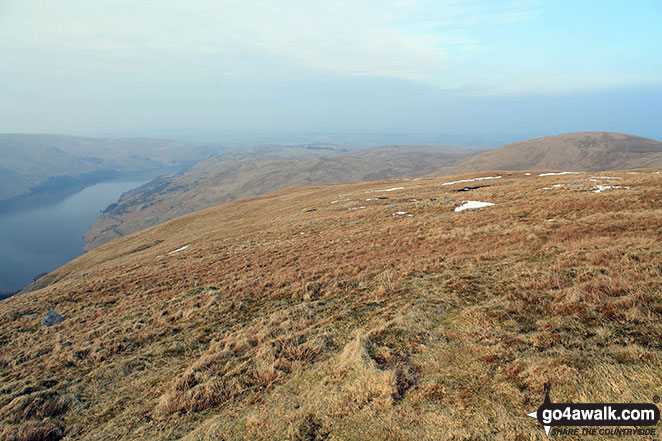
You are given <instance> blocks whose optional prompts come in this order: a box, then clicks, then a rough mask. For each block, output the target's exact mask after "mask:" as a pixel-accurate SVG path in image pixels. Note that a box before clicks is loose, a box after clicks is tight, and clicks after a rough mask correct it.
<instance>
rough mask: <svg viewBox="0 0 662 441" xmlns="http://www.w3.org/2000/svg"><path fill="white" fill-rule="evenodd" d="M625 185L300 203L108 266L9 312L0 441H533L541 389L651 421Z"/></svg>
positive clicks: (249, 212) (637, 225) (158, 242)
mask: <svg viewBox="0 0 662 441" xmlns="http://www.w3.org/2000/svg"><path fill="white" fill-rule="evenodd" d="M615 174H616V175H617V176H620V177H622V178H623V179H622V180H618V182H614V183H613V184H616V185H621V186H628V187H631V188H630V189H613V190H607V191H605V192H602V193H592V192H591V189H592V188H593V185H594V183H593V182H591V181H588V178H589V175H588V174H587V175H567V176H556V177H546V178H545V177H542V178H538V177H536V176H535V175H534V176H525V175H524V174H523V173H513V174H504V176H503V177H502V178H501V179H498V180H493V181H485V182H488V183H489V187H484V188H480V189H477V190H473V191H470V192H459V193H458V192H454V191H453V190H455V189H457V188H461V187H462V185H461V184H459V185H454V186H442V185H441V184H442V183H443V182H447V181H449V180H456V179H457V178H452V179H449V178H438V179H437V178H435V179H427V180H417V181H413V180H409V181H386V182H382V183H379V182H378V183H374V182H373V183H363V184H343V185H330V186H323V187H300V188H294V189H289V190H286V191H281V192H278V193H274V194H271V195H265V196H260V197H256V198H252V199H249V200H242V201H237V202H233V203H231V204H228V205H225V206H222V207H218V208H214V209H209V210H205V211H203V212H199V213H195V214H193V215H190V216H186V217H183V218H179V219H176V220H174V221H172V222H170V223H168V224H165V225H162V226H158V227H155V228H152V229H149V230H146V231H144V232H141V233H137V234H135V235H133V236H130V237H127V238H122V239H119V240H117V241H114V242H112V243H110V244H107V245H104V246H102V247H100V248H99V249H96V250H94V251H93V252H91V253H89V254H86V255H84V256H82V257H81V258H79V259H76V260H75V261H72V262H71V263H69V264H67V265H65V266H64V267H62V268H61V269H59V270H57V271H55V272H54V273H53V274H52V276H53V280H54V281H55V283H53V284H52V285H49V286H47V287H45V288H43V289H41V290H39V291H36V292H33V293H29V294H25V295H21V296H18V297H16V298H13V299H10V300H8V301H6V302H3V303H2V309H1V310H0V323H1V324H2V326H1V327H0V380H1V381H0V409H2V412H1V413H0V433H1V434H2V435H1V436H0V439H47V437H48V436H51V437H52V438H53V439H56V438H57V437H59V436H67V437H69V439H178V438H183V437H185V438H186V439H189V440H196V439H199V440H201V439H232V440H236V439H264V440H272V439H291V440H304V439H305V440H323V439H328V440H346V439H349V440H351V439H354V440H362V439H384V440H386V439H388V440H409V439H421V440H445V439H456V440H457V439H464V440H469V439H472V440H474V439H484V440H487V439H504V440H512V439H520V440H524V439H540V440H542V439H544V432H543V431H542V429H541V428H540V427H539V426H538V423H537V422H535V421H533V420H531V419H529V418H527V417H526V416H525V414H526V413H527V412H530V411H533V410H535V408H537V406H538V405H539V404H540V403H541V400H542V395H543V383H544V382H546V381H549V382H551V383H552V398H553V399H555V400H559V401H560V400H568V401H573V400H575V401H643V402H649V401H650V400H651V398H652V395H653V394H654V393H658V394H659V373H660V372H662V345H661V344H660V342H661V341H662V294H661V293H660V290H659V286H660V282H662V247H661V246H660V243H661V241H660V235H661V234H662V231H661V230H660V225H662V210H661V209H660V207H659V201H660V200H662V175H659V174H652V173H651V171H650V170H648V171H643V172H642V173H641V174H626V173H623V172H609V173H606V174H605V175H607V176H614V175H615ZM484 175H488V173H484V174H480V175H474V176H484ZM555 183H561V184H565V185H564V186H563V187H560V188H558V189H553V190H539V189H540V188H542V187H545V186H549V185H550V184H555ZM399 186H403V187H406V188H405V189H404V190H399V191H393V192H387V193H383V192H382V193H372V191H373V190H375V189H388V188H392V187H399ZM349 193H351V194H349ZM346 194H349V195H347V196H339V195H346ZM375 195H382V196H384V195H385V196H386V197H388V199H379V200H371V201H365V199H369V198H372V197H373V196H375ZM412 199H416V201H412ZM465 199H472V200H484V201H490V202H495V203H496V205H495V206H493V207H489V208H485V209H481V210H478V211H473V212H460V213H455V212H454V211H453V209H454V207H455V206H457V205H459V204H460V203H461V202H462V201H463V200H465ZM335 200H340V202H338V203H335V204H331V202H332V201H335ZM358 206H365V207H366V208H364V209H357V210H349V208H351V207H358ZM391 207H393V208H391ZM395 207H397V208H395ZM303 208H316V211H303ZM396 210H399V211H406V212H408V213H410V214H412V215H413V216H412V217H407V216H393V215H392V212H394V211H396ZM301 233H304V234H301ZM187 244H190V247H189V248H188V249H186V250H184V251H181V252H179V253H177V254H172V255H168V254H167V253H168V252H169V251H172V250H175V249H177V248H180V247H182V246H183V245H187ZM83 274H86V275H85V276H83ZM48 309H54V310H56V311H58V312H59V313H61V314H62V315H63V316H64V317H65V321H64V322H63V323H61V324H59V325H57V326H55V327H52V328H48V329H41V328H40V325H39V318H40V317H41V316H42V315H43V314H44V313H45V312H46V311H47V310H48ZM33 313H36V314H38V315H39V316H38V317H36V318H35V317H33V316H31V315H29V314H33ZM49 434H50V435H49ZM594 439H596V440H598V439H600V438H599V437H595V438H594Z"/></svg>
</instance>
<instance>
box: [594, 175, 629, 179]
mask: <svg viewBox="0 0 662 441" xmlns="http://www.w3.org/2000/svg"><path fill="white" fill-rule="evenodd" d="M591 178H592V179H623V178H619V177H618V176H591Z"/></svg>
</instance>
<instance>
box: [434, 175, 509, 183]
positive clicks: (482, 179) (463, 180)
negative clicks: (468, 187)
mask: <svg viewBox="0 0 662 441" xmlns="http://www.w3.org/2000/svg"><path fill="white" fill-rule="evenodd" d="M488 179H501V176H485V177H483V178H473V179H462V180H460V181H452V182H444V183H443V184H441V185H453V184H461V183H463V182H475V181H486V180H488Z"/></svg>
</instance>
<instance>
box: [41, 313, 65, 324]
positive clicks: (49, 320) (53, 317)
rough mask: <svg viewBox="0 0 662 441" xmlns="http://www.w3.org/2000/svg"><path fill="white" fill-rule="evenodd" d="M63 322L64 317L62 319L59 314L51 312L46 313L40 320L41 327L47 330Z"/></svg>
mask: <svg viewBox="0 0 662 441" xmlns="http://www.w3.org/2000/svg"><path fill="white" fill-rule="evenodd" d="M63 320H64V317H62V316H61V315H60V314H58V313H57V312H55V311H53V310H51V311H48V312H47V313H46V317H44V318H43V319H41V326H42V328H48V327H49V326H53V325H57V324H58V323H60V322H62V321H63Z"/></svg>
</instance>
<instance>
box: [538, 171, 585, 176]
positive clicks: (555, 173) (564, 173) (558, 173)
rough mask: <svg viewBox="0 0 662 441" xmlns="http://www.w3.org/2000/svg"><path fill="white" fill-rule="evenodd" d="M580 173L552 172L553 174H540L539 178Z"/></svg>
mask: <svg viewBox="0 0 662 441" xmlns="http://www.w3.org/2000/svg"><path fill="white" fill-rule="evenodd" d="M579 173H580V172H569V171H563V172H551V173H540V174H539V175H538V176H561V175H578V174H579Z"/></svg>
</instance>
